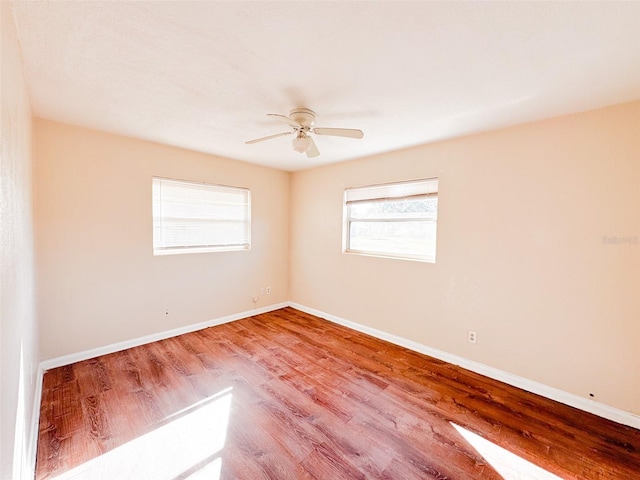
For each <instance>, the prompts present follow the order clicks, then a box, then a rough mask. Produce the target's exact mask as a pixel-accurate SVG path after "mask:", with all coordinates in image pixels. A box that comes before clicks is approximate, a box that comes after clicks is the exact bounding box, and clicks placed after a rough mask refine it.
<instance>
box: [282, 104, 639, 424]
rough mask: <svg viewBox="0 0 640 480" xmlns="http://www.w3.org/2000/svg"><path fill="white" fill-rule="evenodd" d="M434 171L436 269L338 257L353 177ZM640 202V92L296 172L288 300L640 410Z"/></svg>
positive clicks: (380, 178) (361, 181) (365, 179)
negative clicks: (624, 99)
mask: <svg viewBox="0 0 640 480" xmlns="http://www.w3.org/2000/svg"><path fill="white" fill-rule="evenodd" d="M432 176H437V177H439V179H440V182H439V185H440V187H439V188H440V192H439V211H438V215H439V219H438V237H437V238H438V247H437V263H436V264H425V263H417V262H409V261H401V260H391V259H380V258H371V257H364V256H356V255H348V254H343V253H341V229H342V196H343V191H344V189H345V188H346V187H352V186H360V185H367V184H376V183H382V182H390V181H396V180H407V179H414V178H423V177H432ZM639 209H640V102H635V103H630V104H625V105H621V106H615V107H610V108H605V109H601V110H596V111H592V112H587V113H584V114H578V115H572V116H567V117H562V118H557V119H552V120H547V121H542V122H537V123H531V124H527V125H522V126H518V127H513V128H508V129H504V130H499V131H495V132H490V133H484V134H479V135H474V136H469V137H465V138H460V139H455V140H451V141H446V142H441V143H436V144H431V145H425V146H420V147H416V148H411V149H407V150H403V151H398V152H393V153H389V154H385V155H380V156H376V157H372V158H367V159H363V160H357V161H352V162H347V163H342V164H335V165H331V166H327V167H323V168H317V169H312V170H306V171H301V172H296V173H294V174H293V175H292V183H291V253H290V261H291V272H290V284H291V299H292V300H293V301H295V302H297V303H300V304H302V305H305V306H308V307H311V308H315V309H318V310H321V311H324V312H327V313H330V314H332V315H336V316H339V317H342V318H345V319H348V320H351V321H355V322H358V323H360V324H363V325H367V326H370V327H374V328H377V329H380V330H382V331H385V332H389V333H392V334H396V335H399V336H402V337H405V338H407V339H410V340H413V341H416V342H419V343H422V344H424V345H427V346H430V347H433V348H436V349H439V350H442V351H445V352H448V353H452V354H456V355H459V356H462V357H465V358H467V359H471V360H475V361H478V362H481V363H484V364H486V365H490V366H493V367H496V368H499V369H502V370H504V371H507V372H510V373H513V374H516V375H520V376H522V377H525V378H528V379H530V380H534V381H538V382H541V383H544V384H547V385H551V386H554V387H557V388H559V389H562V390H565V391H568V392H572V393H574V394H577V395H581V396H584V397H588V396H589V393H593V394H594V395H595V399H596V400H598V401H600V402H602V403H605V404H608V405H611V406H614V407H618V408H621V409H624V410H627V411H630V412H633V413H635V414H640V275H639V272H640V245H639V244H638V243H637V241H638V238H640V214H639ZM615 236H617V237H627V236H631V237H633V240H634V241H635V242H636V243H621V244H605V243H603V237H615ZM470 329H471V330H476V331H477V332H478V343H477V344H476V345H472V344H470V343H468V342H467V339H466V334H467V330H470Z"/></svg>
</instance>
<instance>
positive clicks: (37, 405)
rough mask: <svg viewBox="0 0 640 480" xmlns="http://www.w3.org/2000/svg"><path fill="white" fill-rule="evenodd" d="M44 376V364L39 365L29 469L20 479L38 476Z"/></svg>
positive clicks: (32, 412) (30, 437) (32, 417)
mask: <svg viewBox="0 0 640 480" xmlns="http://www.w3.org/2000/svg"><path fill="white" fill-rule="evenodd" d="M43 377H44V369H43V368H42V365H40V366H39V367H38V374H37V375H36V385H35V386H36V388H35V391H34V392H33V407H32V408H33V410H32V411H31V424H30V430H29V447H28V450H27V455H28V458H27V461H26V462H25V463H26V464H27V465H28V471H27V472H24V473H23V476H22V477H23V478H22V479H20V480H33V479H34V478H36V455H37V453H38V433H39V431H40V404H41V403H42V379H43Z"/></svg>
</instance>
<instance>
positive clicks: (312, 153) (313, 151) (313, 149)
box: [307, 137, 320, 158]
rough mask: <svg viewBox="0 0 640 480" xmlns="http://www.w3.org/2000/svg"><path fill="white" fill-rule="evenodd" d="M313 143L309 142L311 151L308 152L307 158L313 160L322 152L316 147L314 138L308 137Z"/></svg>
mask: <svg viewBox="0 0 640 480" xmlns="http://www.w3.org/2000/svg"><path fill="white" fill-rule="evenodd" d="M308 138H309V140H311V142H309V149H308V150H307V157H309V158H313V157H317V156H318V155H320V150H318V147H316V142H314V141H313V138H311V137H308Z"/></svg>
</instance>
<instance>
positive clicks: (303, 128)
mask: <svg viewBox="0 0 640 480" xmlns="http://www.w3.org/2000/svg"><path fill="white" fill-rule="evenodd" d="M267 115H268V116H269V117H273V118H275V119H276V120H280V121H281V122H284V123H286V124H287V125H289V126H290V127H292V130H291V131H290V132H283V133H276V134H275V135H269V136H268V137H262V138H256V139H255V140H249V141H248V142H245V143H246V144H251V143H258V142H264V141H265V140H271V139H272V138H277V137H283V136H285V135H291V134H294V133H295V134H296V136H295V137H294V139H293V142H292V145H293V149H294V150H295V151H296V152H300V153H306V154H307V157H309V158H313V157H317V156H318V155H320V151H319V150H318V147H316V143H315V142H314V141H313V138H312V137H311V136H310V135H309V134H310V133H315V134H316V135H332V136H335V137H348V138H362V137H364V133H362V130H357V129H355V128H320V127H314V126H313V124H314V123H315V121H316V114H315V112H314V111H313V110H309V109H308V108H294V109H293V110H291V111H290V112H289V116H286V115H279V114H277V113H267Z"/></svg>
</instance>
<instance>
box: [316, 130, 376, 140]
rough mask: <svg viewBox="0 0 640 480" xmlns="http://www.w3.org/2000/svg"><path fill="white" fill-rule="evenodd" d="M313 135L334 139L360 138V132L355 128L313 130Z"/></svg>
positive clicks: (362, 134)
mask: <svg viewBox="0 0 640 480" xmlns="http://www.w3.org/2000/svg"><path fill="white" fill-rule="evenodd" d="M313 133H316V134H318V135H332V136H334V137H349V138H362V137H364V133H362V130H358V129H355V128H314V129H313Z"/></svg>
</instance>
